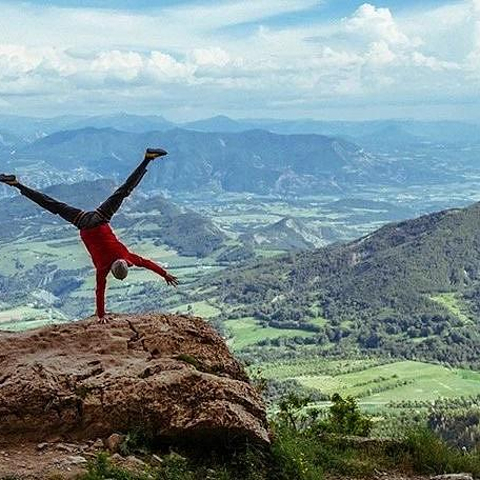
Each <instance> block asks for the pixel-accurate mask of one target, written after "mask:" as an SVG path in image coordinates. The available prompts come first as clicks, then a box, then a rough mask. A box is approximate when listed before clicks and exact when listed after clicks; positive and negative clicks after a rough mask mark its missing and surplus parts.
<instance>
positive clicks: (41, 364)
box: [0, 313, 269, 445]
mask: <svg viewBox="0 0 480 480" xmlns="http://www.w3.org/2000/svg"><path fill="white" fill-rule="evenodd" d="M138 429H141V430H143V431H144V432H145V433H146V434H147V435H151V436H153V437H156V438H158V439H161V440H166V441H171V442H173V443H175V442H184V441H190V440H192V439H195V440H196V441H199V442H202V443H201V444H202V445H205V444H210V443H211V442H218V441H222V442H224V441H228V442H229V443H235V442H237V441H244V440H246V439H249V440H253V441H259V442H268V441H269V438H268V426H267V421H266V413H265V407H264V405H263V402H262V400H261V398H260V396H259V395H258V393H257V392H256V391H255V389H254V388H253V387H252V386H251V385H250V383H249V381H248V378H247V376H246V374H245V372H244V370H243V368H242V366H241V365H240V364H239V363H238V362H237V361H236V360H235V359H234V358H233V356H232V355H231V354H230V352H229V351H228V348H227V346H226V344H225V342H224V341H223V339H222V338H221V337H220V336H219V335H218V333H216V332H215V330H214V329H213V328H212V327H210V326H209V325H208V324H207V323H206V322H204V321H203V320H202V319H200V318H196V317H189V316H178V315H161V314H153V313H152V314H142V315H114V316H113V320H111V321H110V323H109V324H107V325H100V324H98V323H96V321H95V319H94V318H90V319H86V320H83V321H79V322H75V323H70V324H63V325H56V326H49V327H46V328H43V329H38V330H33V331H28V332H22V333H7V332H1V333H0V432H2V437H3V438H4V439H5V440H8V439H9V438H12V439H13V437H19V438H21V439H22V441H32V442H37V443H38V442H45V441H49V439H52V438H59V437H60V436H61V437H62V438H64V439H72V440H74V439H75V440H88V439H96V438H99V437H103V438H107V437H109V436H110V435H112V434H113V433H120V434H122V433H123V434H125V433H128V432H131V431H138Z"/></svg>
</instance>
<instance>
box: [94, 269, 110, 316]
mask: <svg viewBox="0 0 480 480" xmlns="http://www.w3.org/2000/svg"><path fill="white" fill-rule="evenodd" d="M107 275H108V271H106V270H97V286H96V297H97V317H98V319H99V321H102V320H103V319H104V318H105V289H106V286H107Z"/></svg>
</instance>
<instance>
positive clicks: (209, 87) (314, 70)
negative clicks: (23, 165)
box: [0, 0, 480, 114]
mask: <svg viewBox="0 0 480 480" xmlns="http://www.w3.org/2000/svg"><path fill="white" fill-rule="evenodd" d="M0 4H1V0H0ZM314 7H316V8H317V9H318V12H319V13H318V15H317V17H316V18H317V20H316V21H309V22H308V23H303V24H302V23H301V22H297V23H296V24H290V23H287V24H282V23H281V22H278V23H272V24H270V25H269V26H267V25H265V23H266V22H267V20H268V19H269V18H270V17H272V16H275V15H281V14H285V13H292V12H296V11H300V10H302V9H307V8H309V9H312V8H314ZM321 11H322V10H321V2H318V1H314V0H288V1H286V0H281V1H279V0H258V2H255V3H254V4H252V3H251V2H245V1H242V0H234V1H229V2H225V3H224V4H221V5H219V6H212V5H211V4H210V5H207V4H205V5H202V4H199V3H194V4H191V5H189V6H182V7H169V8H163V9H152V10H151V11H149V12H148V14H145V13H138V12H137V13H132V12H114V11H112V12H109V11H103V10H102V11H100V10H99V11H96V10H91V9H80V10H79V9H58V8H57V9H55V8H44V9H40V10H39V9H37V8H33V7H29V6H28V4H27V5H26V6H25V5H24V9H23V10H22V12H21V11H20V10H19V8H18V7H16V6H15V4H11V3H9V4H8V5H6V8H5V10H4V14H5V18H6V19H7V20H8V21H6V22H5V23H6V28H4V29H2V30H0V94H1V95H3V96H4V98H6V96H7V95H17V96H19V97H21V95H22V93H23V94H24V95H25V98H27V96H28V98H29V99H30V100H31V98H32V95H35V94H36V95H38V101H37V103H38V104H41V103H42V95H44V104H45V105H50V104H51V95H52V94H54V93H56V94H57V101H58V102H61V101H68V100H69V99H72V98H76V99H79V98H81V99H82V101H84V102H85V104H86V105H91V108H92V109H95V108H97V107H98V105H101V104H105V105H110V106H111V105H115V101H117V99H118V98H120V97H122V98H123V99H125V101H127V100H128V101H129V102H130V104H131V105H132V106H134V107H135V105H142V104H143V102H145V103H147V99H149V100H150V104H152V99H153V101H158V106H159V107H158V108H160V106H165V105H169V104H170V103H169V102H171V104H172V105H174V104H178V103H179V100H181V101H182V102H183V103H184V104H185V105H188V107H189V108H199V105H202V104H203V105H205V104H207V103H208V104H209V105H210V106H211V109H215V108H216V109H218V110H221V111H231V110H234V109H235V108H237V109H238V108H243V109H245V110H247V114H248V108H252V107H253V106H255V108H258V109H259V110H261V111H264V110H265V109H268V108H272V109H275V108H280V106H283V107H282V108H285V109H287V108H288V106H289V105H290V106H293V105H309V106H311V108H312V109H313V108H316V106H318V102H320V101H323V102H326V101H337V102H341V101H344V102H349V101H350V99H353V101H354V102H360V101H362V102H368V101H369V99H370V100H372V101H375V102H378V101H381V100H382V98H383V99H390V98H392V97H393V96H395V97H396V98H397V101H411V102H414V101H415V99H416V98H417V99H418V98H421V99H424V98H425V96H426V95H428V94H430V91H431V92H432V94H433V95H435V96H437V97H439V96H440V97H441V95H443V94H444V93H445V92H447V94H448V95H449V96H452V95H458V96H461V95H462V94H464V93H465V92H467V91H470V90H469V89H473V87H474V85H476V82H477V81H478V79H480V0H465V2H464V3H461V4H458V3H456V4H455V5H447V6H443V7H440V8H435V9H433V10H432V9H431V10H429V11H423V12H422V11H420V12H418V11H415V12H414V13H411V14H409V13H408V12H407V13H402V16H399V15H398V14H396V13H395V12H394V11H392V10H390V9H388V8H384V7H379V6H376V5H375V4H374V3H364V4H363V5H361V6H360V7H358V8H357V9H355V10H353V11H352V12H351V14H350V15H349V16H347V17H346V18H343V19H338V21H336V22H331V21H329V22H326V21H324V20H322V16H321ZM39 18H40V19H41V20H42V21H41V22H39V21H37V20H38V19H39ZM20 21H22V22H23V25H24V26H26V28H24V29H23V32H26V33H25V38H21V36H20V35H18V34H17V33H16V32H17V30H18V23H19V22H20ZM16 22H17V23H16ZM252 23H253V25H249V27H248V28H245V29H244V30H243V34H242V36H241V40H239V34H238V31H232V32H230V31H229V28H230V27H231V25H237V26H238V25H243V24H252ZM54 25H55V27H56V29H54V28H53V26H54ZM57 27H58V28H57ZM236 28H239V27H236ZM54 31H55V32H56V33H55V35H54V34H53V32H54ZM59 38H60V40H61V42H60V44H61V45H62V46H61V47H58V46H57V45H58V44H59V41H58V40H59ZM445 38H449V39H450V38H451V39H452V41H449V42H445ZM12 39H13V40H15V41H12ZM7 40H8V41H7ZM447 43H448V45H447ZM466 82H467V84H466ZM468 82H469V83H468ZM431 85H434V88H431ZM0 100H1V99H0ZM19 101H20V100H19ZM385 101H387V100H385ZM0 105H1V103H0ZM111 108H114V107H111ZM310 114H314V112H310Z"/></svg>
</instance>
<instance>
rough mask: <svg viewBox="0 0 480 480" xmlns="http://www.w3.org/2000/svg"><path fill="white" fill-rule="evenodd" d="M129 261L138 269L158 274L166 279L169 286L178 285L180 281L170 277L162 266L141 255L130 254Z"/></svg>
mask: <svg viewBox="0 0 480 480" xmlns="http://www.w3.org/2000/svg"><path fill="white" fill-rule="evenodd" d="M128 260H130V262H132V263H133V265H135V266H136V267H142V268H147V269H148V270H151V271H152V272H155V273H157V274H158V275H160V276H161V277H163V278H164V279H165V281H166V282H167V283H168V284H169V285H174V286H177V285H178V280H177V278H176V277H174V276H173V275H170V274H169V273H168V272H167V271H166V270H165V269H163V268H162V267H161V266H160V265H158V264H157V263H155V262H152V261H151V260H149V259H148V258H143V257H141V256H140V255H136V254H135V253H130V255H129V258H128Z"/></svg>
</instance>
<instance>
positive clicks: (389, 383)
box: [295, 361, 480, 404]
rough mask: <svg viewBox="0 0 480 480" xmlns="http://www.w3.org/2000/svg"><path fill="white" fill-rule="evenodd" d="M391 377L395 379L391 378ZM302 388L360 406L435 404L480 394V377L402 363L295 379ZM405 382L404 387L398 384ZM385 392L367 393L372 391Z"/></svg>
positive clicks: (473, 374) (440, 368)
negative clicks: (353, 399)
mask: <svg viewBox="0 0 480 480" xmlns="http://www.w3.org/2000/svg"><path fill="white" fill-rule="evenodd" d="M394 376H395V377H394ZM295 378H296V379H297V380H298V381H299V382H300V383H301V384H302V385H303V386H305V387H310V388H316V389H318V390H320V391H321V392H322V393H326V394H333V393H337V392H338V393H340V394H341V395H352V396H354V397H355V396H360V397H362V400H361V403H362V404H386V403H388V402H390V401H401V400H427V401H431V400H435V399H438V398H455V397H460V396H469V395H479V394H480V373H476V372H472V371H469V370H461V369H450V368H447V367H444V366H441V365H434V364H429V363H423V362H414V361H402V362H395V363H391V364H388V365H381V366H375V367H371V368H367V369H365V370H363V371H360V372H355V373H347V374H343V375H342V374H341V375H336V376H333V375H325V374H320V375H305V376H298V377H295ZM402 381H406V382H407V384H406V385H398V382H402ZM378 387H380V388H382V389H384V390H385V391H382V392H379V393H373V392H370V391H371V390H372V389H374V388H378Z"/></svg>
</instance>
